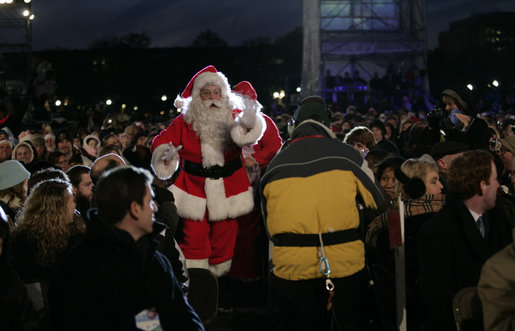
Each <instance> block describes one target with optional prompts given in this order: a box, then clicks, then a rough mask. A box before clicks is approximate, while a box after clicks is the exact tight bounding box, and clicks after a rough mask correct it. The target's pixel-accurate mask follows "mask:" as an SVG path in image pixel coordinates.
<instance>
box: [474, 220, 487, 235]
mask: <svg viewBox="0 0 515 331" xmlns="http://www.w3.org/2000/svg"><path fill="white" fill-rule="evenodd" d="M476 225H477V228H478V229H479V232H480V233H481V237H483V238H484V237H485V222H484V221H483V216H479V218H478V219H477V221H476Z"/></svg>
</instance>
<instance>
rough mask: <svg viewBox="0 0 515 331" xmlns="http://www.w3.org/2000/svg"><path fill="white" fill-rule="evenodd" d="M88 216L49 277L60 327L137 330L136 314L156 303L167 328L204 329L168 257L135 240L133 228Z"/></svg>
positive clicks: (54, 312)
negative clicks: (81, 233)
mask: <svg viewBox="0 0 515 331" xmlns="http://www.w3.org/2000/svg"><path fill="white" fill-rule="evenodd" d="M90 215H92V218H91V220H90V222H89V223H88V232H87V234H86V236H85V237H84V238H83V239H82V240H81V241H80V242H79V243H78V244H77V245H76V246H75V247H73V248H72V249H71V250H70V252H69V254H68V255H67V256H66V257H65V258H64V259H63V263H62V264H61V265H60V267H59V269H58V271H57V273H56V276H55V278H54V279H53V281H52V282H51V287H50V304H51V313H52V317H53V320H54V323H55V325H56V327H57V329H60V330H70V329H73V330H115V329H116V330H136V323H135V315H137V314H138V313H140V312H142V311H143V310H146V309H150V308H155V310H156V311H157V313H158V314H159V319H160V322H161V327H162V328H163V330H203V329H204V328H203V326H202V323H201V321H200V319H199V317H198V316H197V314H196V313H195V312H194V311H193V309H192V308H191V306H190V305H189V303H188V302H187V301H186V299H185V297H184V295H183V293H182V291H181V289H180V286H179V284H178V282H177V280H176V278H175V276H174V274H173V271H172V267H171V265H170V262H169V261H168V259H167V258H166V257H164V256H163V255H162V254H160V253H159V252H155V251H154V249H150V248H149V247H153V245H137V243H136V242H135V241H134V240H133V238H132V237H131V236H130V234H129V233H127V232H126V231H123V230H120V229H117V228H115V227H112V226H109V225H108V224H107V223H105V222H103V221H102V220H101V219H99V218H98V217H97V216H96V213H95V212H94V211H90ZM145 238H146V237H143V238H142V239H141V240H146V239H145ZM143 247H147V248H148V249H146V250H145V249H143Z"/></svg>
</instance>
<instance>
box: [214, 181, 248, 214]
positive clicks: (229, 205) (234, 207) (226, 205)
mask: <svg viewBox="0 0 515 331" xmlns="http://www.w3.org/2000/svg"><path fill="white" fill-rule="evenodd" d="M204 191H205V192H206V197H207V199H206V200H207V210H208V218H209V220H210V221H220V220H225V219H227V218H236V217H238V216H241V215H245V214H247V213H250V211H252V209H253V208H254V194H253V190H252V187H249V189H248V190H247V191H245V192H242V193H240V194H238V195H233V196H231V197H228V198H227V197H226V196H225V187H224V180H223V179H222V178H219V179H210V178H206V182H205V184H204Z"/></svg>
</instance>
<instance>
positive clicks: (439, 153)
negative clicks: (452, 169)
mask: <svg viewBox="0 0 515 331" xmlns="http://www.w3.org/2000/svg"><path fill="white" fill-rule="evenodd" d="M468 149H469V148H468V146H467V145H465V144H461V143H458V142H454V141H442V142H439V143H436V144H435V145H433V149H432V150H431V156H432V157H433V159H434V160H435V161H438V160H440V159H441V158H442V157H444V156H446V155H450V154H457V153H461V152H465V151H467V150H468Z"/></svg>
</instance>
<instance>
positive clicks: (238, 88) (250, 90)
mask: <svg viewBox="0 0 515 331" xmlns="http://www.w3.org/2000/svg"><path fill="white" fill-rule="evenodd" d="M232 90H233V92H235V93H239V94H241V95H244V96H247V97H249V98H251V99H252V100H257V93H256V90H255V89H254V87H253V86H252V84H250V83H249V82H248V81H246V80H244V81H242V82H239V83H238V84H236V85H235V86H234V87H233V89H232Z"/></svg>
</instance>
